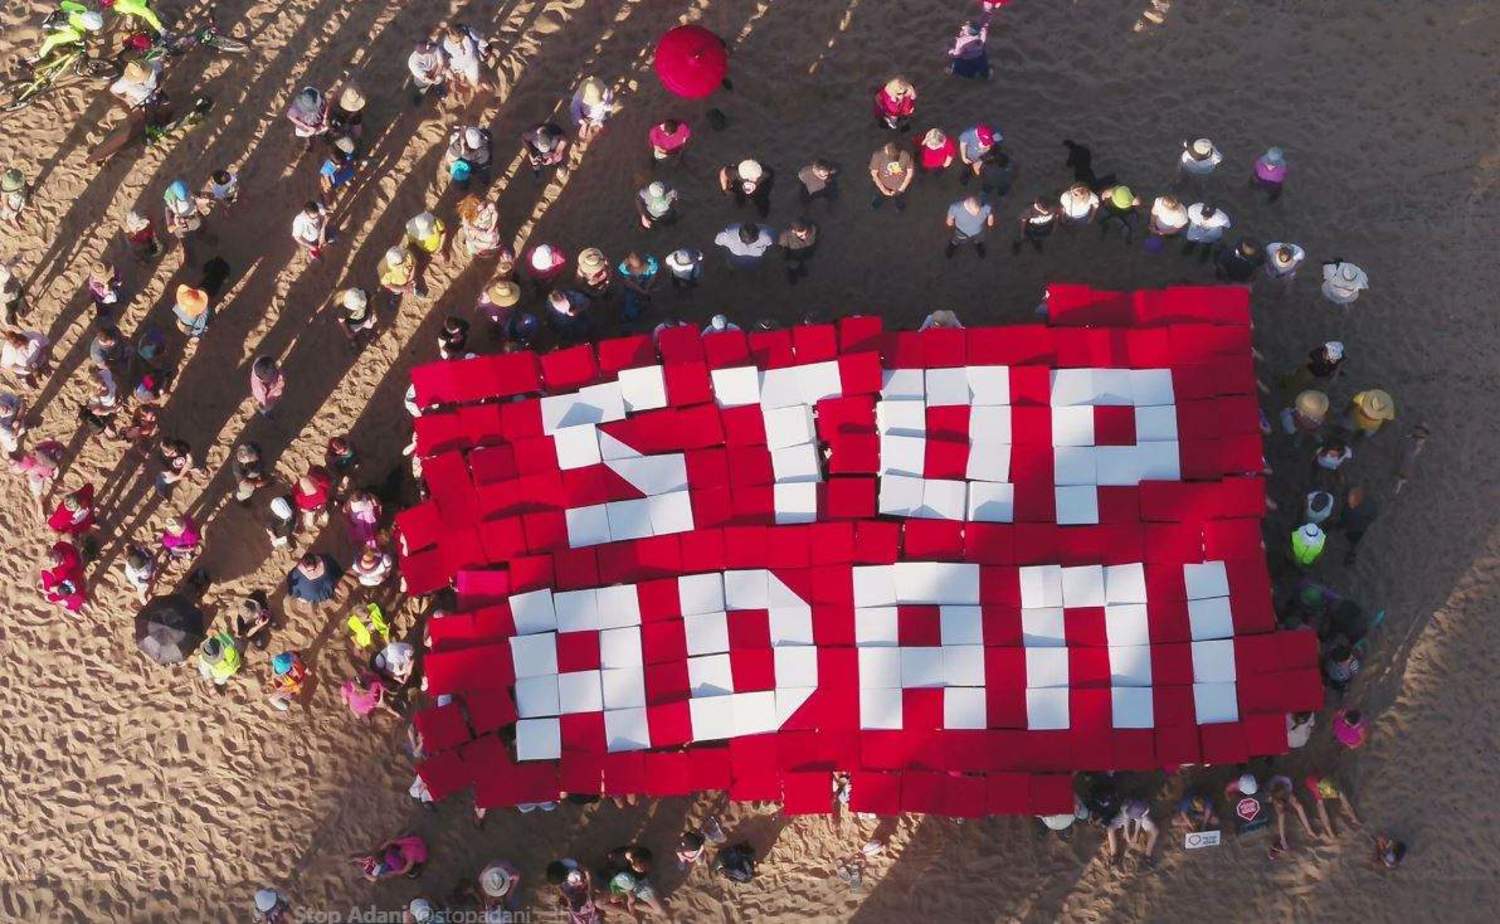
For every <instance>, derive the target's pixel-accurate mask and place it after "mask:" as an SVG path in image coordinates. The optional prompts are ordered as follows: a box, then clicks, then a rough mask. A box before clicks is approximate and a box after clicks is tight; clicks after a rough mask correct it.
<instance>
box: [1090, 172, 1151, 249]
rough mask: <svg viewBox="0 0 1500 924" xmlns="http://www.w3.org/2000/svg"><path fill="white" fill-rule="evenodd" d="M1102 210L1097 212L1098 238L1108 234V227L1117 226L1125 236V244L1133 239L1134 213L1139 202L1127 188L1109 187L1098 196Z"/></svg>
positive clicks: (1138, 206) (1139, 205) (1139, 204)
mask: <svg viewBox="0 0 1500 924" xmlns="http://www.w3.org/2000/svg"><path fill="white" fill-rule="evenodd" d="M1099 198H1100V200H1101V202H1102V203H1103V208H1101V209H1100V210H1099V236H1100V237H1104V236H1105V235H1106V234H1108V233H1109V226H1110V225H1112V224H1118V225H1119V226H1120V230H1121V232H1122V233H1123V234H1124V235H1125V243H1127V244H1129V243H1130V242H1131V241H1132V240H1133V239H1134V238H1135V211H1136V209H1138V208H1140V207H1141V200H1140V199H1138V198H1137V197H1136V195H1135V193H1133V192H1131V191H1130V187H1129V186H1120V185H1116V186H1111V187H1109V188H1108V189H1106V190H1104V191H1103V192H1101V193H1100V194H1099Z"/></svg>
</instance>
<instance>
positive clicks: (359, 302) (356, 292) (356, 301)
mask: <svg viewBox="0 0 1500 924" xmlns="http://www.w3.org/2000/svg"><path fill="white" fill-rule="evenodd" d="M369 303H370V297H369V296H368V295H366V294H365V290H364V289H345V290H344V294H343V295H341V296H339V304H341V305H343V306H344V307H345V308H347V309H349V310H350V311H360V310H363V309H364V307H365V306H366V305H368V304H369Z"/></svg>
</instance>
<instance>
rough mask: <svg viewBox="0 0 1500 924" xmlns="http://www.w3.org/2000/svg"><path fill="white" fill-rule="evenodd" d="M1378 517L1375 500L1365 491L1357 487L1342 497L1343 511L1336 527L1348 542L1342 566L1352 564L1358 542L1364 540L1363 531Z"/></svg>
mask: <svg viewBox="0 0 1500 924" xmlns="http://www.w3.org/2000/svg"><path fill="white" fill-rule="evenodd" d="M1379 515H1380V505H1379V504H1377V503H1376V502H1375V498H1373V497H1370V496H1369V495H1368V494H1366V493H1365V489H1364V488H1363V487H1361V486H1359V485H1355V486H1354V487H1352V488H1350V489H1349V493H1348V494H1347V495H1345V497H1344V509H1343V511H1342V512H1340V513H1339V517H1338V526H1339V530H1340V531H1342V532H1343V534H1344V538H1345V539H1346V540H1348V542H1349V550H1348V551H1347V552H1345V553H1344V564H1345V565H1352V564H1354V559H1355V556H1356V555H1357V554H1358V552H1359V543H1360V540H1362V539H1364V538H1365V531H1366V530H1368V529H1369V528H1370V526H1371V525H1373V524H1374V522H1375V518H1376V517H1378V516H1379Z"/></svg>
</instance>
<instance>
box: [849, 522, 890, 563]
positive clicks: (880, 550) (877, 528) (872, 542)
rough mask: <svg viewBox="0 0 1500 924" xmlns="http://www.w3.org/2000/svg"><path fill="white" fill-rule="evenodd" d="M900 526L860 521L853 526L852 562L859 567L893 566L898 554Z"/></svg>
mask: <svg viewBox="0 0 1500 924" xmlns="http://www.w3.org/2000/svg"><path fill="white" fill-rule="evenodd" d="M900 545H901V524H899V523H891V522H888V521H886V520H860V521H858V522H857V523H855V525H854V561H855V562H856V563H857V564H861V565H889V564H894V563H895V561H896V559H897V557H898V556H899V554H900Z"/></svg>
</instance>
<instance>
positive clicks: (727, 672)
mask: <svg viewBox="0 0 1500 924" xmlns="http://www.w3.org/2000/svg"><path fill="white" fill-rule="evenodd" d="M687 662H688V689H689V691H690V692H691V693H692V695H693V696H694V697H699V696H717V695H719V694H721V693H733V692H734V672H733V671H732V670H731V669H730V666H729V655H727V654H711V655H703V656H702V657H698V658H688V659H687ZM695 727H696V726H695Z"/></svg>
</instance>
